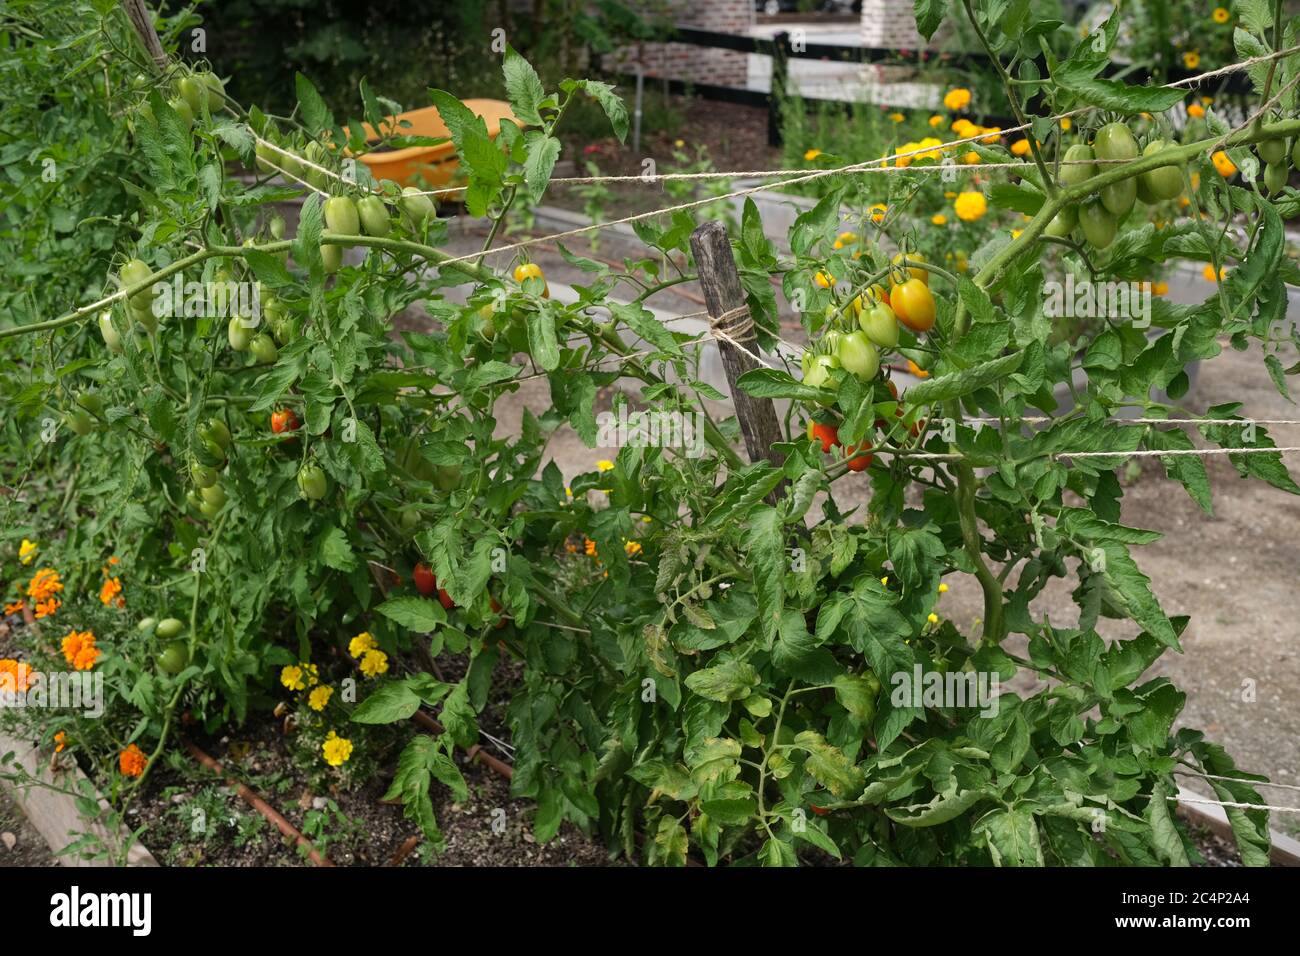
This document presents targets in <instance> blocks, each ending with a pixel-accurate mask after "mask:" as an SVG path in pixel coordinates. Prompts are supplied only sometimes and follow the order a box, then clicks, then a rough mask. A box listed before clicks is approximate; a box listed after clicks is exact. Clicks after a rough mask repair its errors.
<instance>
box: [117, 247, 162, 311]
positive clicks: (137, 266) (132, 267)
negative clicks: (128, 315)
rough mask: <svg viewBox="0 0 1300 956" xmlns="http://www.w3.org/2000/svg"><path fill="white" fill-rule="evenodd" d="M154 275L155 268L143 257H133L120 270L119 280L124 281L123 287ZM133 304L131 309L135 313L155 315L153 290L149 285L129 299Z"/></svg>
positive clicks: (137, 283) (146, 280) (143, 280)
mask: <svg viewBox="0 0 1300 956" xmlns="http://www.w3.org/2000/svg"><path fill="white" fill-rule="evenodd" d="M152 275H153V270H152V269H150V268H149V266H148V265H147V264H146V263H145V262H144V260H143V259H132V260H130V261H129V262H127V263H126V264H125V265H123V266H122V268H121V269H120V270H119V271H118V274H117V276H118V280H119V281H120V282H121V283H122V287H123V288H127V287H129V286H133V285H139V284H140V283H141V282H148V281H149V277H150V276H152ZM127 301H128V302H129V303H130V305H131V311H132V312H135V313H140V312H145V313H148V314H149V315H150V316H152V315H153V290H152V289H151V288H149V287H145V288H144V289H141V290H140V291H139V292H136V293H135V294H133V295H132V296H131V297H130V298H129V299H128V300H127Z"/></svg>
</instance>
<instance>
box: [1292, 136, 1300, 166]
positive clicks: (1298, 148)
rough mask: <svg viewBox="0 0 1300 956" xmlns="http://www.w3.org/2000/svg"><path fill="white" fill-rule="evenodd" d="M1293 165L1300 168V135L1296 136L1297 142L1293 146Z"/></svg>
mask: <svg viewBox="0 0 1300 956" xmlns="http://www.w3.org/2000/svg"><path fill="white" fill-rule="evenodd" d="M1291 165H1292V166H1294V167H1296V168H1297V169H1300V136H1297V137H1296V141H1295V143H1294V144H1293V145H1292V146H1291Z"/></svg>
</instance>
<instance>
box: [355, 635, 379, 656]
mask: <svg viewBox="0 0 1300 956" xmlns="http://www.w3.org/2000/svg"><path fill="white" fill-rule="evenodd" d="M378 646H379V645H378V644H377V643H375V639H374V638H373V637H371V636H370V632H369V631H362V632H361V633H360V634H358V635H357V636H356V637H354V638H352V640H350V641H348V653H349V654H351V655H352V656H353V657H360V656H361V655H362V654H364V653H365V652H366V651H369V650H373V649H374V648H376V647H378Z"/></svg>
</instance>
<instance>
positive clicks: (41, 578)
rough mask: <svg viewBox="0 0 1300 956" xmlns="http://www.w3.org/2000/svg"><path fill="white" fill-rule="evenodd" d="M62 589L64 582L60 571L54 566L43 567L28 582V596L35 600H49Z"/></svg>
mask: <svg viewBox="0 0 1300 956" xmlns="http://www.w3.org/2000/svg"><path fill="white" fill-rule="evenodd" d="M62 590H63V582H62V581H60V580H59V572H58V571H55V570H54V569H53V568H41V569H40V570H38V571H37V572H36V573H35V574H33V575H32V579H31V581H30V582H28V584H27V596H28V597H29V598H31V599H32V600H33V601H48V600H49V599H50V598H52V597H54V595H55V594H57V593H58V592H59V591H62Z"/></svg>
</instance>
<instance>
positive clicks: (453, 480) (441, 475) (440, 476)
mask: <svg viewBox="0 0 1300 956" xmlns="http://www.w3.org/2000/svg"><path fill="white" fill-rule="evenodd" d="M433 476H434V477H433V483H434V484H435V485H437V486H438V487H439V488H440V489H441V490H443V491H455V490H456V489H457V488H459V487H460V467H459V466H458V465H438V466H437V468H435V469H434V472H433Z"/></svg>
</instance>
